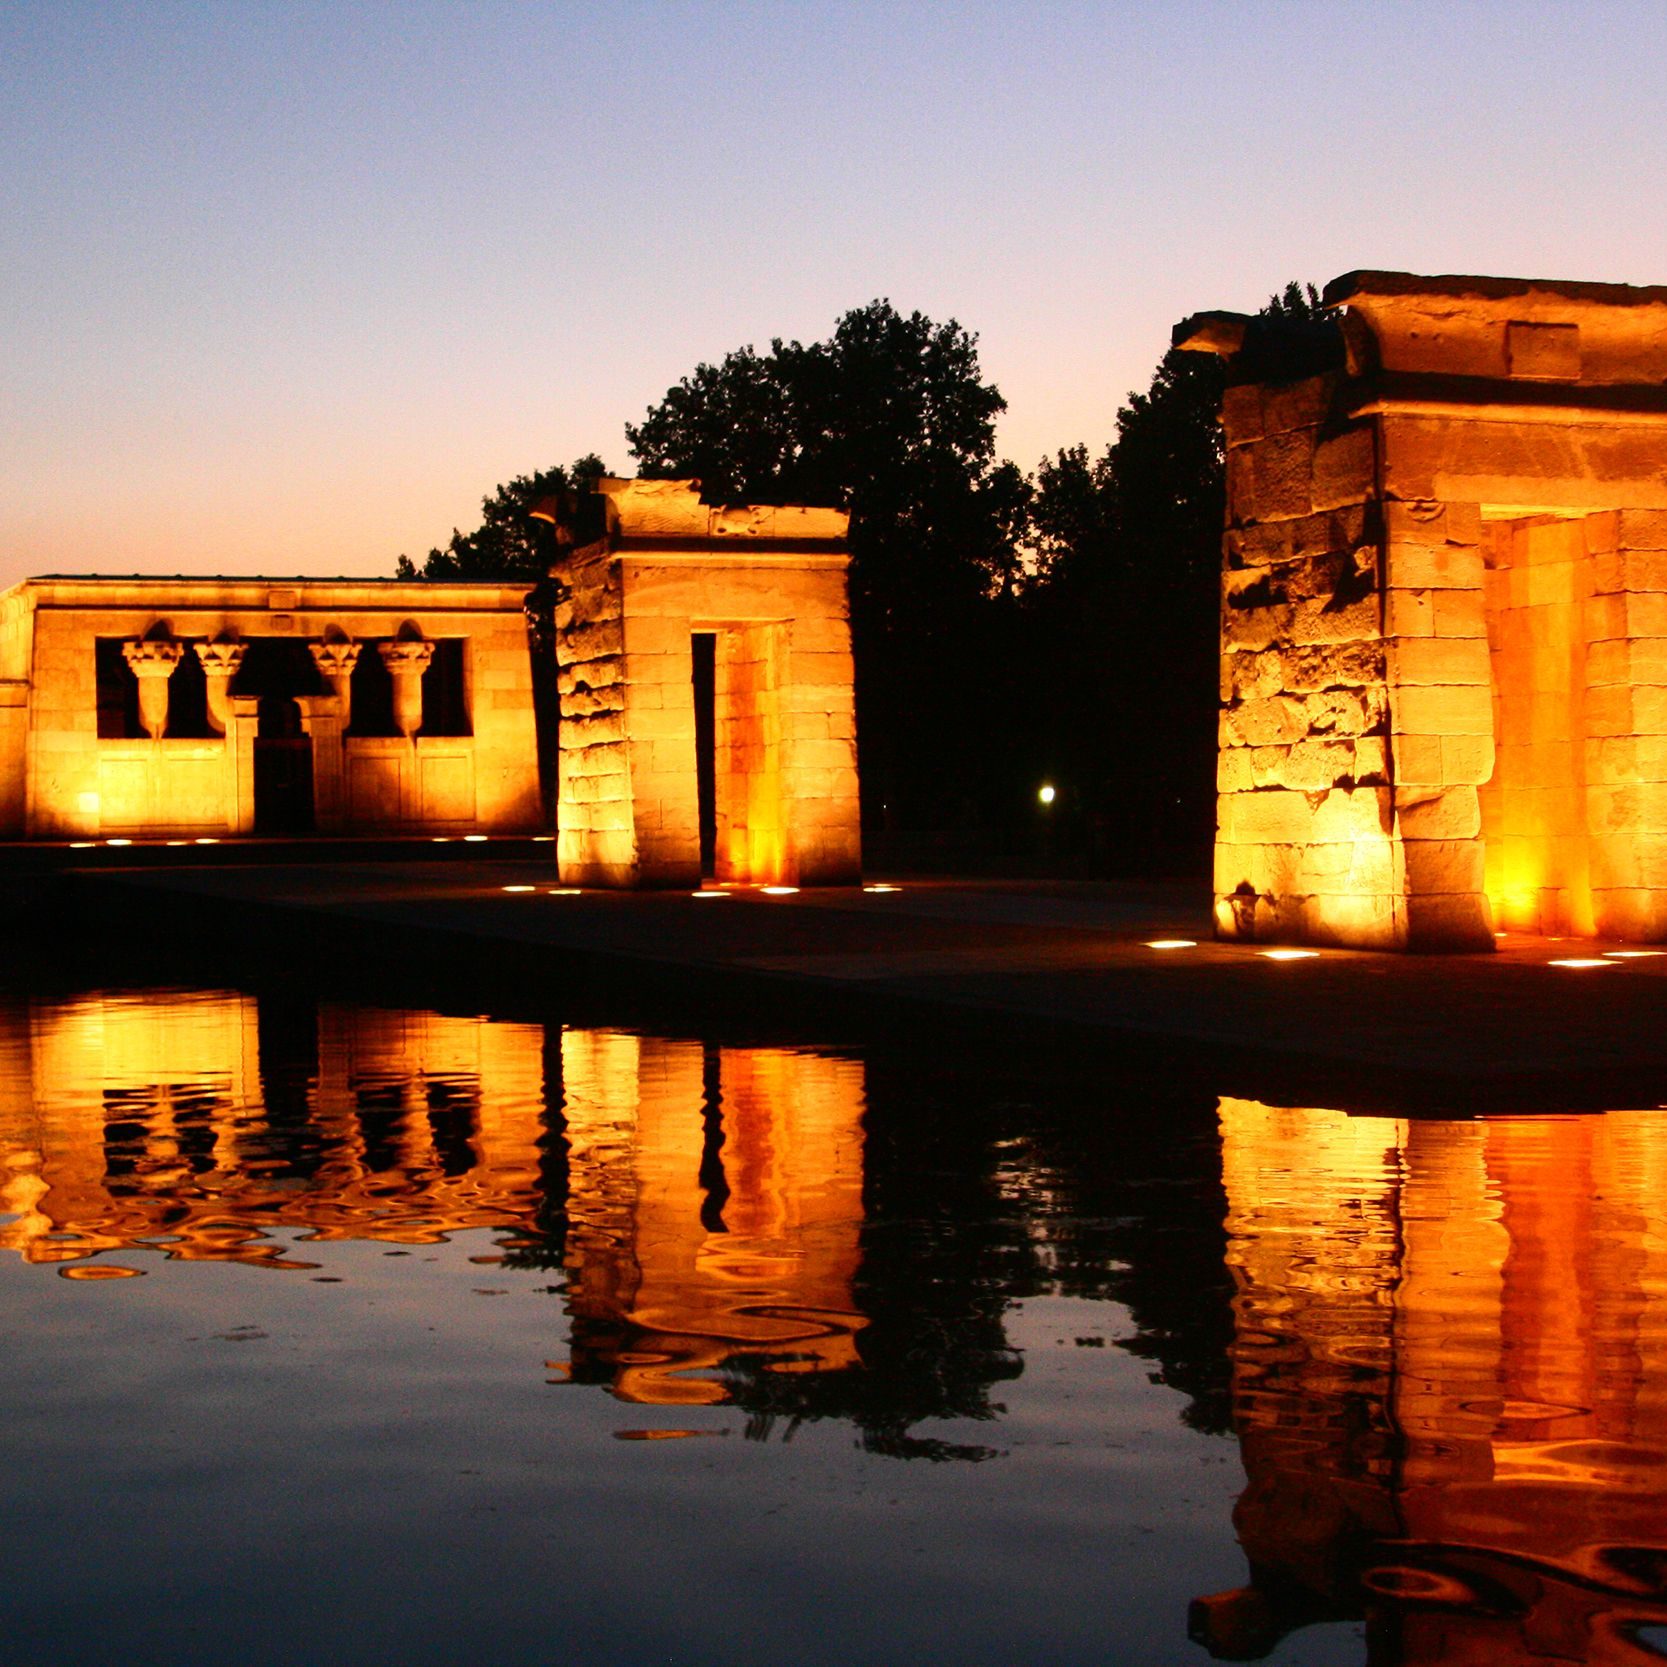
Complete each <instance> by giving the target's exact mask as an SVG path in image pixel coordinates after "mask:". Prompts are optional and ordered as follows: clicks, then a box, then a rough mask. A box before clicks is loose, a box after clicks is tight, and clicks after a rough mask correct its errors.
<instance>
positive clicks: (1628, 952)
mask: <svg viewBox="0 0 1667 1667" xmlns="http://www.w3.org/2000/svg"><path fill="white" fill-rule="evenodd" d="M1656 955H1667V949H1606V950H1605V951H1604V952H1603V958H1604V960H1606V961H1647V960H1649V959H1651V958H1652V957H1653V956H1656Z"/></svg>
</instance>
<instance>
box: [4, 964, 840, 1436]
mask: <svg viewBox="0 0 1667 1667" xmlns="http://www.w3.org/2000/svg"><path fill="white" fill-rule="evenodd" d="M550 1108H554V1110H553V1111H552V1110H551V1109H550ZM863 1111H864V1092H863V1067H862V1065H861V1064H860V1063H859V1062H857V1061H854V1060H850V1059H845V1058H837V1057H830V1056H827V1055H821V1054H815V1053H809V1052H804V1051H797V1050H792V1049H779V1048H730V1047H717V1046H713V1045H711V1044H707V1043H702V1042H698V1041H680V1040H667V1039H663V1038H655V1037H644V1036H638V1035H634V1034H628V1033H625V1032H619V1031H608V1030H571V1029H568V1030H560V1031H551V1032H547V1031H546V1028H545V1027H544V1026H542V1025H537V1024H511V1023H501V1022H497V1021H493V1020H489V1019H484V1018H479V1017H473V1016H454V1015H444V1014H439V1013H431V1012H422V1011H409V1010H401V1009H386V1008H371V1007H360V1006H355V1005H348V1004H341V1003H331V1002H310V1001H305V1000H302V1001H299V1002H295V1001H285V1000H283V999H281V998H277V997H268V998H262V999H260V1000H257V998H256V997H254V996H252V995H249V994H245V993H238V992H231V991H210V992H195V993H190V992H174V993H166V992H164V993H156V992H147V993H141V994H103V995H94V996H84V997H75V998H71V999H66V1000H62V1001H35V1002H12V1003H8V1004H0V1212H3V1213H4V1216H5V1218H6V1219H4V1220H3V1221H0V1248H7V1249H11V1250H15V1251H17V1252H19V1253H20V1254H21V1255H22V1256H23V1257H24V1258H25V1259H27V1260H29V1261H31V1262H39V1263H56V1264H60V1265H61V1266H62V1267H63V1268H64V1269H65V1270H66V1271H69V1272H70V1273H72V1274H76V1275H85V1274H87V1273H89V1272H92V1273H96V1272H99V1271H103V1269H104V1268H105V1266H106V1265H107V1264H105V1263H101V1262H99V1261H98V1260H97V1259H98V1258H99V1257H100V1256H101V1255H102V1254H103V1253H105V1252H108V1251H115V1250H125V1249H133V1248H140V1247H143V1248H150V1249H153V1250H158V1251H161V1252H162V1253H164V1254H166V1255H167V1256H169V1257H172V1258H175V1259H179V1260H233V1261H242V1262H252V1263H265V1264H268V1265H275V1266H294V1265H297V1263H298V1262H300V1259H301V1258H300V1253H299V1251H298V1250H297V1248H296V1240H297V1238H298V1237H299V1238H300V1239H303V1240H310V1241H323V1240H336V1239H349V1238H353V1239H372V1240H384V1241H388V1242H394V1243H400V1244H415V1243H432V1242H434V1241H436V1240H438V1239H440V1238H442V1237H443V1236H445V1235H446V1234H449V1233H452V1232H455V1231H458V1230H461V1229H465V1228H475V1227H486V1228H497V1229H500V1230H504V1231H505V1232H506V1234H507V1235H508V1236H507V1238H506V1240H505V1242H506V1244H507V1245H508V1246H509V1248H510V1254H511V1255H512V1256H514V1255H530V1256H532V1257H534V1258H536V1259H538V1260H540V1261H542V1262H544V1263H546V1264H553V1265H556V1266H560V1267H563V1268H565V1270H566V1272H567V1286H566V1292H565V1295H566V1299H567V1307H568V1311H569V1314H570V1315H571V1317H572V1321H573V1355H574V1360H573V1372H574V1375H575V1376H578V1377H581V1378H583V1379H585V1380H587V1381H600V1382H606V1383H608V1384H609V1385H610V1386H611V1387H612V1388H613V1389H614V1390H615V1392H616V1393H618V1394H619V1395H621V1396H622V1397H623V1398H625V1399H627V1400H633V1401H646V1402H654V1403H660V1404H673V1405H675V1404H687V1403H701V1402H716V1401H722V1400H725V1399H728V1398H729V1395H728V1391H727V1390H726V1387H725V1378H724V1371H725V1368H726V1363H727V1362H729V1361H730V1360H731V1358H732V1357H734V1356H737V1355H745V1356H750V1357H753V1358H755V1359H757V1360H759V1361H762V1362H763V1368H764V1369H766V1370H768V1371H770V1372H772V1373H777V1374H783V1373H785V1374H794V1373H811V1372H825V1371H832V1370H839V1369H843V1368H846V1367H850V1366H853V1365H855V1364H856V1361H857V1355H856V1350H855V1345H854V1339H855V1336H856V1334H857V1333H858V1331H859V1330H860V1329H861V1328H862V1326H863V1325H864V1323H865V1322H864V1320H863V1317H862V1316H861V1314H860V1313H859V1312H858V1311H857V1305H856V1299H855V1296H854V1294H853V1291H854V1283H855V1280H856V1276H857V1270H858V1263H859V1257H860V1242H859V1236H860V1231H861V1227H862V1185H863V1136H862V1118H863ZM279 1230H285V1231H284V1233H283V1236H281V1237H280V1236H278V1233H279Z"/></svg>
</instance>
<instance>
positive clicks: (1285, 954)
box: [1261, 949, 1320, 961]
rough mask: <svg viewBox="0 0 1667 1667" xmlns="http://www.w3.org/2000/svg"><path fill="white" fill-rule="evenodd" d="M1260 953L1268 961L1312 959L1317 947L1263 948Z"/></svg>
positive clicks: (1317, 952)
mask: <svg viewBox="0 0 1667 1667" xmlns="http://www.w3.org/2000/svg"><path fill="white" fill-rule="evenodd" d="M1261 953H1262V954H1263V955H1264V956H1266V958H1267V959H1268V960H1270V961H1312V960H1313V959H1314V957H1315V956H1317V955H1318V954H1319V953H1320V952H1319V950H1317V949H1264V950H1262V951H1261Z"/></svg>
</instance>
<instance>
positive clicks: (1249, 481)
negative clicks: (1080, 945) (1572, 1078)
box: [1176, 272, 1667, 949]
mask: <svg viewBox="0 0 1667 1667" xmlns="http://www.w3.org/2000/svg"><path fill="white" fill-rule="evenodd" d="M1326 303H1327V305H1328V307H1329V308H1330V309H1331V312H1332V320H1331V321H1330V322H1327V321H1324V320H1322V321H1319V322H1317V323H1310V322H1301V323H1298V322H1294V321H1289V320H1272V319H1251V318H1246V317H1242V316H1239V315H1234V314H1223V313H1213V314H1201V315H1198V316H1197V317H1195V318H1192V319H1189V320H1187V321H1185V322H1184V323H1183V324H1181V325H1179V326H1178V327H1177V329H1176V342H1177V345H1179V346H1183V347H1190V348H1195V349H1201V350H1206V351H1212V352H1216V353H1219V354H1221V355H1223V356H1224V357H1225V359H1226V361H1227V368H1228V387H1227V390H1226V394H1225V397H1224V400H1223V408H1222V423H1223V435H1224V440H1225V444H1226V459H1227V487H1228V508H1227V527H1226V532H1225V535H1224V539H1223V571H1222V640H1221V702H1222V707H1221V730H1220V750H1219V756H1218V767H1217V784H1218V792H1219V809H1218V820H1217V841H1216V863H1215V890H1216V921H1217V928H1218V931H1219V932H1220V933H1221V934H1222V935H1223V936H1226V937H1232V938H1239V939H1250V940H1257V941H1262V940H1266V941H1295V942H1306V943H1336V944H1348V945H1353V946H1357V947H1370V948H1402V949H1426V948H1427V949H1482V948H1489V947H1491V946H1492V944H1493V942H1494V932H1495V929H1496V927H1498V926H1500V925H1503V926H1506V927H1508V928H1510V929H1513V930H1524V931H1542V932H1550V933H1557V934H1562V935H1583V934H1584V935H1591V934H1594V933H1596V934H1606V935H1614V936H1620V937H1626V938H1634V939H1640V940H1656V939H1660V938H1663V937H1667V793H1664V792H1663V790H1662V784H1663V777H1664V773H1667V389H1664V383H1667V290H1664V289H1631V288H1626V287H1624V286H1619V285H1603V284H1580V283H1547V282H1530V281H1526V280H1514V279H1492V278H1419V277H1415V276H1412V275H1410V274H1406V273H1379V272H1362V273H1354V274H1351V275H1349V276H1348V277H1345V278H1341V279H1339V280H1337V282H1336V283H1334V284H1332V285H1331V286H1329V287H1328V289H1327V291H1326Z"/></svg>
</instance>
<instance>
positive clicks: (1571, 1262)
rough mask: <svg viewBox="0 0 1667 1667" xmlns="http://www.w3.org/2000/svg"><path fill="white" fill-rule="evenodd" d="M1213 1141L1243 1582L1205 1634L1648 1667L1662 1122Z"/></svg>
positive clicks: (1665, 1379) (1665, 1410) (1661, 1423)
mask: <svg viewBox="0 0 1667 1667" xmlns="http://www.w3.org/2000/svg"><path fill="white" fill-rule="evenodd" d="M1221 1127H1222V1142H1223V1177H1224V1181H1225V1185H1226V1191H1227V1199H1228V1217H1227V1228H1228V1235H1229V1242H1228V1253H1227V1254H1228V1263H1229V1266H1230V1267H1231V1269H1232V1272H1233V1276H1234V1282H1235V1285H1236V1287H1237V1295H1236V1297H1235V1300H1234V1318H1235V1344H1234V1348H1233V1362H1232V1369H1233V1391H1234V1417H1235V1423H1236V1426H1237V1429H1238V1434H1239V1439H1240V1444H1241V1451H1242V1455H1243V1459H1244V1465H1245V1470H1246V1474H1247V1479H1248V1481H1247V1486H1246V1488H1245V1491H1244V1494H1243V1496H1242V1497H1241V1499H1240V1502H1239V1505H1238V1508H1237V1510H1236V1512H1235V1523H1236V1526H1237V1528H1238V1531H1239V1537H1240V1541H1241V1543H1242V1545H1243V1547H1244V1550H1245V1553H1246V1556H1247V1557H1248V1559H1249V1561H1250V1565H1251V1575H1252V1578H1251V1584H1250V1585H1249V1586H1248V1587H1245V1588H1242V1589H1240V1590H1238V1591H1235V1592H1227V1593H1222V1594H1219V1595H1218V1596H1215V1597H1212V1598H1207V1599H1204V1600H1202V1601H1201V1602H1200V1603H1199V1604H1198V1605H1197V1606H1196V1607H1195V1612H1194V1617H1193V1624H1194V1631H1195V1634H1196V1635H1197V1636H1198V1637H1199V1638H1200V1640H1201V1641H1203V1642H1205V1643H1207V1644H1208V1645H1209V1646H1210V1647H1211V1649H1212V1650H1213V1651H1214V1652H1215V1653H1217V1654H1220V1655H1224V1656H1245V1655H1254V1654H1258V1653H1263V1652H1265V1651H1266V1650H1267V1649H1268V1648H1271V1647H1272V1644H1273V1642H1274V1641H1275V1640H1276V1639H1277V1638H1278V1637H1279V1636H1280V1635H1282V1634H1283V1633H1285V1632H1287V1631H1290V1630H1292V1629H1293V1628H1295V1627H1298V1626H1301V1625H1303V1624H1305V1623H1307V1622H1309V1621H1312V1620H1320V1619H1336V1618H1343V1617H1357V1616H1360V1615H1365V1616H1367V1617H1368V1618H1369V1619H1370V1620H1371V1621H1372V1623H1373V1626H1372V1628H1371V1630H1370V1632H1369V1637H1371V1638H1372V1639H1373V1640H1374V1643H1373V1647H1372V1659H1373V1660H1375V1661H1384V1662H1389V1661H1394V1662H1401V1663H1424V1662H1430V1663H1434V1662H1438V1661H1439V1662H1444V1663H1457V1662H1477V1663H1481V1662H1498V1661H1517V1660H1539V1659H1542V1658H1544V1659H1553V1660H1559V1661H1578V1662H1589V1663H1621V1662H1629V1663H1634V1662H1635V1663H1642V1662H1646V1661H1658V1660H1659V1659H1660V1656H1659V1654H1657V1653H1655V1652H1653V1651H1652V1650H1651V1649H1649V1648H1648V1647H1647V1645H1646V1644H1645V1643H1643V1642H1642V1641H1641V1640H1640V1639H1639V1637H1638V1636H1637V1629H1638V1628H1640V1627H1658V1626H1662V1625H1667V1121H1663V1116H1662V1114H1661V1113H1659V1112H1611V1113H1609V1114H1607V1115H1605V1116H1601V1117H1570V1118H1533V1119H1529V1118H1522V1119H1499V1120H1489V1121H1481V1122H1465V1123H1437V1122H1418V1123H1403V1122H1394V1121H1389V1120H1382V1119H1368V1118H1359V1119H1355V1118H1350V1117H1347V1116H1345V1115H1343V1114H1342V1113H1339V1112H1335V1111H1324V1110H1314V1109H1294V1108H1279V1107H1270V1106H1264V1105H1259V1104H1256V1103H1254V1102H1250V1101H1240V1100H1224V1101H1223V1102H1222V1104H1221Z"/></svg>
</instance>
